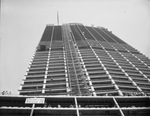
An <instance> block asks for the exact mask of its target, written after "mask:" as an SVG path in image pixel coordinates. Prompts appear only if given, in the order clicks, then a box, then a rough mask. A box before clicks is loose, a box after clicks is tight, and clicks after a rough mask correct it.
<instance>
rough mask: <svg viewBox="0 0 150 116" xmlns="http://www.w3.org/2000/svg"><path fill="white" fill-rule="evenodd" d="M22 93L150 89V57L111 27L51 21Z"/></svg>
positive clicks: (145, 92) (100, 93) (115, 92)
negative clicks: (112, 30) (57, 23)
mask: <svg viewBox="0 0 150 116" xmlns="http://www.w3.org/2000/svg"><path fill="white" fill-rule="evenodd" d="M20 95H69V96H74V95H75V96H78V95H79V96H103V95H113V96H124V95H150V60H149V59H148V58H147V57H146V56H144V55H143V54H142V53H140V52H139V51H137V50H136V49H134V48H133V47H131V46H130V45H128V44H127V43H125V42H124V41H123V40H121V39H119V38H118V37H116V36H115V35H114V34H112V33H111V32H109V31H108V30H106V29H105V28H101V27H99V28H95V27H89V26H83V25H82V24H64V25H62V26H54V25H48V26H47V27H46V29H45V31H44V34H43V36H42V39H41V41H40V42H39V45H38V46H37V49H36V52H35V54H34V56H33V59H32V61H31V64H30V66H29V70H28V71H27V75H26V77H25V79H24V80H23V84H22V86H21V90H20Z"/></svg>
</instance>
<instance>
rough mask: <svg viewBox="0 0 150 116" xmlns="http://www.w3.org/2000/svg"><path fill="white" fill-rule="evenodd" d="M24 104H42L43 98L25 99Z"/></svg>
mask: <svg viewBox="0 0 150 116" xmlns="http://www.w3.org/2000/svg"><path fill="white" fill-rule="evenodd" d="M25 103H26V104H44V103H45V98H26V101H25Z"/></svg>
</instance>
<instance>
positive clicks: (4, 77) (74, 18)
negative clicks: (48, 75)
mask: <svg viewBox="0 0 150 116" xmlns="http://www.w3.org/2000/svg"><path fill="white" fill-rule="evenodd" d="M57 11H58V12H59V22H60V24H64V23H82V24H84V25H94V26H102V27H105V28H107V29H108V30H110V31H112V32H113V33H114V34H115V35H116V36H118V37H119V38H121V39H122V40H124V41H125V42H127V43H128V44H130V45H131V46H133V47H134V48H136V49H137V50H139V51H140V52H141V53H143V54H145V55H146V56H147V57H149V58H150V0H1V16H0V18H1V19H0V32H1V34H0V92H1V91H4V90H5V91H6V90H7V91H11V92H12V94H14V95H15V94H18V89H19V87H20V84H21V82H22V79H23V78H24V77H25V76H24V75H25V74H26V70H27V68H28V66H29V63H30V61H31V58H32V56H33V54H34V53H35V48H36V46H37V44H38V43H39V41H40V39H41V36H42V34H43V31H44V29H45V27H46V25H47V24H57Z"/></svg>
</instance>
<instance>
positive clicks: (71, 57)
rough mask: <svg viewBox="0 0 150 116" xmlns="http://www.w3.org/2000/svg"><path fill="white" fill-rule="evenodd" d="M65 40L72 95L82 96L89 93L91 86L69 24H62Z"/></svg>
mask: <svg viewBox="0 0 150 116" xmlns="http://www.w3.org/2000/svg"><path fill="white" fill-rule="evenodd" d="M62 31H63V41H64V44H65V53H66V62H67V75H68V79H69V87H70V95H73V96H82V95H84V96H85V95H89V94H90V92H89V88H88V84H87V78H86V76H85V75H84V71H83V69H82V66H81V64H80V60H79V58H78V54H77V52H76V48H75V46H76V44H75V43H74V42H73V38H72V36H71V31H70V27H69V26H68V25H63V26H62Z"/></svg>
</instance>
